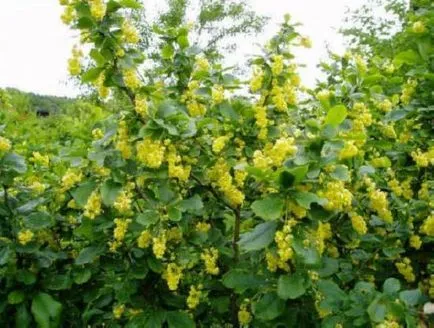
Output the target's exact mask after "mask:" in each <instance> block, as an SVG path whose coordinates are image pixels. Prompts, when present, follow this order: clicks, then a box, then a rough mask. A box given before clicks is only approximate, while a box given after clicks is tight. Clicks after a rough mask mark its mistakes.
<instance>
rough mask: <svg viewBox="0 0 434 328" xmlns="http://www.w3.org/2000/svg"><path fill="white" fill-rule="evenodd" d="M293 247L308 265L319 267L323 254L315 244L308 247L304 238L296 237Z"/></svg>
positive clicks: (299, 257)
mask: <svg viewBox="0 0 434 328" xmlns="http://www.w3.org/2000/svg"><path fill="white" fill-rule="evenodd" d="M292 248H293V249H294V252H295V254H296V255H297V258H298V259H299V260H300V261H301V262H302V263H303V264H304V265H306V266H309V267H319V266H320V264H321V255H320V254H319V252H318V250H317V249H316V247H314V246H309V247H306V246H304V244H303V241H302V240H298V239H295V240H294V242H293V244H292Z"/></svg>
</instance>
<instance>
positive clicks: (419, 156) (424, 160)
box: [411, 149, 430, 167]
mask: <svg viewBox="0 0 434 328" xmlns="http://www.w3.org/2000/svg"><path fill="white" fill-rule="evenodd" d="M411 157H412V158H413V160H414V161H415V162H416V165H417V166H418V167H428V166H429V164H430V160H429V153H423V152H422V151H421V150H420V149H416V150H415V151H412V152H411Z"/></svg>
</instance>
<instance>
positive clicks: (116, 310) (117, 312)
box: [113, 304, 125, 319]
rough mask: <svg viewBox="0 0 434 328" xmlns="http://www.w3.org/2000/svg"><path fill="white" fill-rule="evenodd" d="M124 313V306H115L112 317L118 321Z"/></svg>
mask: <svg viewBox="0 0 434 328" xmlns="http://www.w3.org/2000/svg"><path fill="white" fill-rule="evenodd" d="M124 312H125V305H124V304H120V305H116V306H115V307H114V308H113V316H114V317H115V319H120V318H121V317H122V315H123V314H124Z"/></svg>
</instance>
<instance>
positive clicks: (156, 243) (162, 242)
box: [152, 233, 167, 259]
mask: <svg viewBox="0 0 434 328" xmlns="http://www.w3.org/2000/svg"><path fill="white" fill-rule="evenodd" d="M166 243H167V238H166V234H165V233H163V234H161V235H160V236H159V237H156V238H153V239H152V251H153V252H154V255H155V257H156V258H157V259H162V258H163V256H164V253H166Z"/></svg>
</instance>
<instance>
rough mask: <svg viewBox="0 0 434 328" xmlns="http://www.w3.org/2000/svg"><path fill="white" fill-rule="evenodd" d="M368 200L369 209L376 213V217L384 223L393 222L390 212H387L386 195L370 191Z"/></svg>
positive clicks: (378, 191) (382, 192) (379, 191)
mask: <svg viewBox="0 0 434 328" xmlns="http://www.w3.org/2000/svg"><path fill="white" fill-rule="evenodd" d="M368 196H369V199H370V206H371V208H372V209H373V210H374V211H376V212H377V214H378V216H379V217H380V218H381V219H382V220H383V221H384V222H386V223H392V222H393V216H392V212H390V210H389V202H388V200H387V193H386V192H384V191H381V190H375V189H374V190H370V191H369V194H368Z"/></svg>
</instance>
